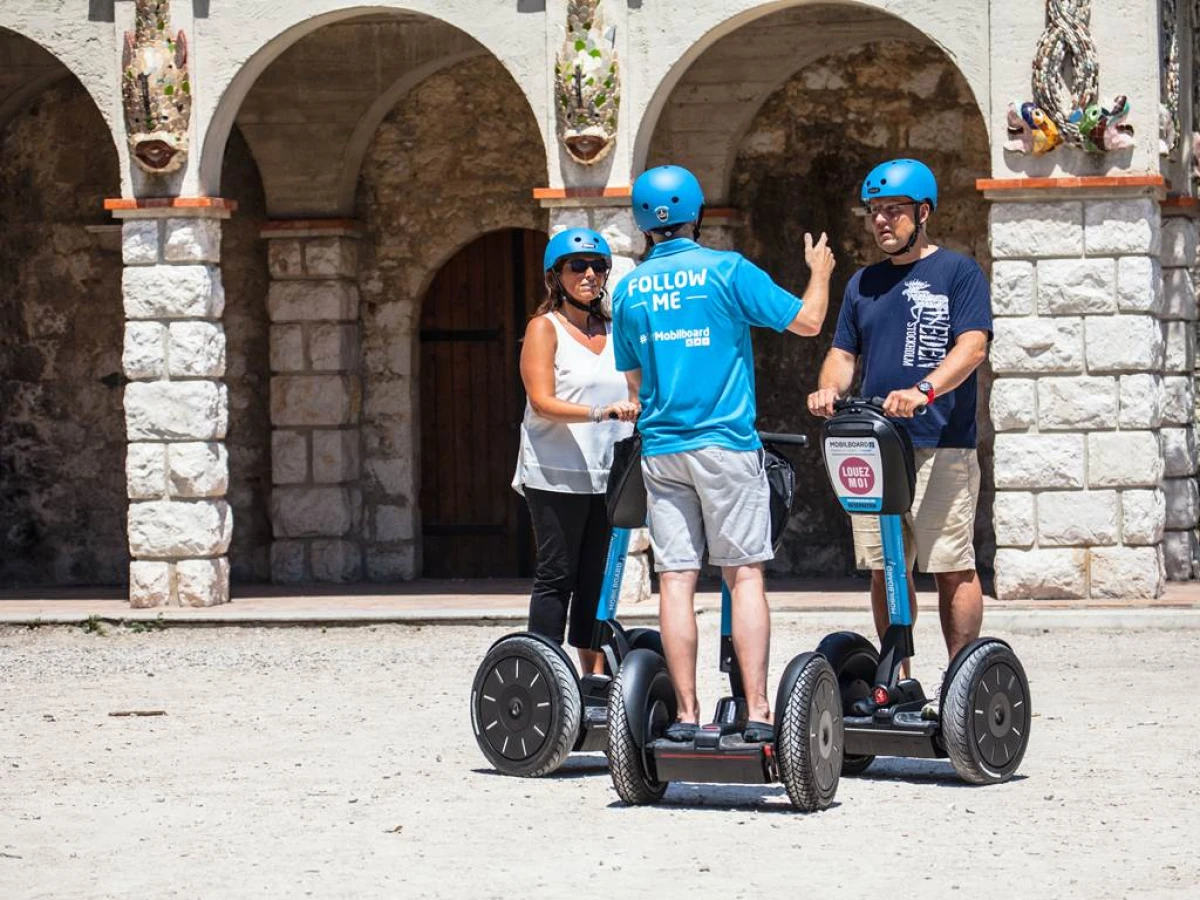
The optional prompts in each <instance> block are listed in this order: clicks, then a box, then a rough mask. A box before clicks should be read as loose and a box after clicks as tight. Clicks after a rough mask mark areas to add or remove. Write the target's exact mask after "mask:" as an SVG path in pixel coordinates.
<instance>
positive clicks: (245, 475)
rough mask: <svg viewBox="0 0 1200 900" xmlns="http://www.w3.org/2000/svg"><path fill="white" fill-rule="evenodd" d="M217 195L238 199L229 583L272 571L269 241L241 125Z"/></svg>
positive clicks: (231, 319) (230, 360)
mask: <svg viewBox="0 0 1200 900" xmlns="http://www.w3.org/2000/svg"><path fill="white" fill-rule="evenodd" d="M223 173H224V175H223V180H222V184H221V196H222V197H228V198H231V199H234V200H236V201H237V203H238V208H237V212H236V213H234V214H233V216H232V217H231V218H230V219H229V220H228V221H226V222H224V223H222V228H221V276H222V279H223V281H224V284H225V314H224V316H223V319H222V320H223V322H224V325H225V343H226V357H227V362H226V368H225V383H226V385H228V387H229V434H228V435H227V437H226V441H225V443H226V447H227V448H228V451H229V495H228V499H229V506H230V509H232V510H233V520H234V523H235V526H234V529H233V542H232V543H231V544H230V546H229V566H230V577H231V578H232V579H233V580H234V581H235V582H239V581H240V582H253V581H267V580H269V579H270V576H271V567H270V550H271V517H270V513H269V507H270V500H271V428H270V421H271V417H270V379H271V372H270V366H269V362H268V359H269V350H268V329H269V324H270V323H269V322H268V319H267V302H266V298H267V285H268V283H269V277H268V275H267V247H266V243H265V242H264V241H263V240H262V239H261V238H260V237H259V234H260V232H261V231H262V228H263V224H264V223H265V221H266V201H265V198H264V196H263V187H262V181H261V179H260V178H259V173H258V167H257V166H256V164H255V160H254V157H253V156H251V154H250V149H249V147H248V146H247V145H246V141H245V140H244V139H243V137H242V133H241V131H239V130H238V129H236V128H235V129H234V130H233V133H232V134H231V135H230V138H229V146H228V147H227V148H226V150H225V164H224V167H223Z"/></svg>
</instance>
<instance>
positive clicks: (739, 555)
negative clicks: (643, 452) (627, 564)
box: [642, 447, 775, 572]
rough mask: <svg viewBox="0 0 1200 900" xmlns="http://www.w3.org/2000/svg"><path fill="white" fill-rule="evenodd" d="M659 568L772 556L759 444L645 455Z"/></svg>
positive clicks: (653, 545)
mask: <svg viewBox="0 0 1200 900" xmlns="http://www.w3.org/2000/svg"><path fill="white" fill-rule="evenodd" d="M642 477H643V480H644V481H645V482H646V499H647V509H648V518H649V520H650V549H651V550H652V551H653V553H654V570H655V571H656V572H685V571H691V570H695V569H699V568H700V565H701V563H702V562H703V560H704V550H705V548H706V547H707V549H708V561H709V562H710V563H711V564H712V565H714V566H744V565H749V564H750V563H756V562H766V561H767V560H769V559H773V558H774V556H775V553H774V551H773V550H772V548H771V494H770V489H769V488H768V487H767V472H766V469H765V468H764V467H763V451H762V450H748V451H739V450H726V449H724V448H721V447H701V448H700V449H698V450H685V451H683V452H680V453H664V454H662V455H659V456H644V457H642Z"/></svg>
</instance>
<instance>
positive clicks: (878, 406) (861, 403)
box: [833, 397, 929, 416]
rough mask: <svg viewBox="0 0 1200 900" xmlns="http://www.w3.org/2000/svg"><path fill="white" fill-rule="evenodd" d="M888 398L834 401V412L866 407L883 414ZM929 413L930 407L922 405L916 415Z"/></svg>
mask: <svg viewBox="0 0 1200 900" xmlns="http://www.w3.org/2000/svg"><path fill="white" fill-rule="evenodd" d="M886 399H887V398H886V397H842V398H841V399H839V400H834V401H833V409H834V412H841V411H842V410H843V409H862V408H864V407H866V408H868V409H873V410H875V411H876V412H878V413H882V412H883V402H884V400H886ZM928 411H929V407H928V406H927V405H926V404H924V403H922V404H921V405H920V406H918V407H917V408H916V410H915V414H916V415H918V416H923V415H925V413H927V412H928Z"/></svg>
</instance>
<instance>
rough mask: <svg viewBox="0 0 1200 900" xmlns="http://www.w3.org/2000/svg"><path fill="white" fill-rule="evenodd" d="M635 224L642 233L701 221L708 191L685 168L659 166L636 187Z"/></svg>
mask: <svg viewBox="0 0 1200 900" xmlns="http://www.w3.org/2000/svg"><path fill="white" fill-rule="evenodd" d="M632 202H633V220H634V221H635V222H637V226H638V228H640V229H642V231H654V230H655V229H656V228H667V227H669V226H671V225H683V224H685V223H687V222H696V221H699V219H700V212H701V210H703V209H704V191H702V190H701V189H700V182H699V181H697V180H696V176H695V175H693V174H692V173H691V172H689V171H688V170H687V169H684V168H682V167H681V166H657V167H655V168H653V169H648V170H647V171H645V172H643V173H642V174H641V175H639V176H638V179H637V181H635V182H634V183H633V197H632Z"/></svg>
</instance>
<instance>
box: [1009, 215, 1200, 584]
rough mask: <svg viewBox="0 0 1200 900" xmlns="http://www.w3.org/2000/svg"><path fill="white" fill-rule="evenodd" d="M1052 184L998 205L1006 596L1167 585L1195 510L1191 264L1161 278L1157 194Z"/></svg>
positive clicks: (1160, 237)
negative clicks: (1068, 191) (1169, 558)
mask: <svg viewBox="0 0 1200 900" xmlns="http://www.w3.org/2000/svg"><path fill="white" fill-rule="evenodd" d="M1043 194H1044V197H1038V198H1036V199H1034V198H1024V199H1022V198H1016V199H1014V200H1013V201H1011V202H1003V201H1001V202H997V203H996V204H995V205H994V206H993V208H992V211H991V241H992V253H993V256H994V257H995V260H996V262H995V263H994V265H993V278H992V288H993V307H994V309H995V312H996V315H997V321H996V340H995V345H994V347H993V349H992V366H993V368H994V370H995V371H996V374H997V375H998V376H1000V377H999V378H998V380H997V381H996V384H995V387H994V390H993V393H992V399H991V412H992V420H993V423H994V424H995V428H996V432H997V437H996V466H995V477H996V488H997V493H996V502H995V526H996V541H997V544H998V545H999V549H998V550H997V553H996V570H997V577H996V592H997V596H999V597H1001V598H1002V599H1007V598H1020V599H1029V598H1033V599H1040V598H1046V599H1052V598H1085V597H1100V598H1105V597H1124V598H1129V597H1156V596H1158V595H1159V594H1160V593H1161V592H1162V588H1163V575H1164V568H1163V558H1162V543H1163V537H1164V528H1165V527H1166V526H1167V523H1168V521H1170V522H1172V523H1175V527H1176V528H1179V529H1180V530H1181V531H1184V532H1186V531H1187V528H1186V525H1187V523H1188V522H1194V521H1195V511H1194V505H1195V500H1194V483H1193V482H1192V479H1191V478H1190V476H1188V475H1187V474H1186V473H1188V472H1190V471H1192V470H1193V469H1194V466H1195V461H1194V456H1192V457H1189V454H1188V452H1187V449H1186V448H1187V435H1186V426H1187V425H1188V424H1189V422H1190V420H1191V415H1192V412H1191V410H1192V390H1193V388H1192V383H1191V378H1190V377H1188V376H1187V375H1181V374H1168V375H1166V376H1164V371H1166V372H1177V371H1182V370H1183V369H1184V367H1186V365H1187V361H1188V359H1189V353H1190V352H1194V351H1189V349H1188V346H1187V341H1186V338H1187V328H1186V326H1185V325H1181V324H1177V323H1186V322H1188V321H1191V320H1194V319H1195V304H1196V300H1195V295H1194V292H1193V291H1192V287H1191V283H1190V277H1188V273H1187V270H1186V268H1183V267H1179V268H1175V269H1173V271H1174V272H1176V273H1177V276H1178V277H1173V278H1172V280H1171V281H1170V282H1169V283H1168V290H1167V291H1166V292H1164V290H1163V281H1164V279H1163V269H1162V268H1161V264H1160V259H1159V257H1160V249H1161V242H1162V233H1161V225H1160V214H1159V206H1158V203H1157V202H1156V201H1155V200H1154V199H1153V198H1151V197H1136V196H1132V197H1130V196H1126V197H1119V196H1116V197H1105V196H1104V195H1102V194H1101V195H1099V196H1097V195H1096V194H1092V195H1090V196H1088V195H1083V196H1078V195H1077V196H1074V197H1073V196H1070V195H1063V196H1055V195H1053V194H1050V193H1049V192H1043ZM1168 360H1170V362H1168ZM1168 447H1173V448H1176V449H1177V450H1178V452H1175V451H1173V452H1172V456H1173V457H1178V458H1177V459H1174V461H1173V463H1172V470H1173V471H1176V472H1178V473H1179V477H1178V478H1177V479H1174V482H1175V483H1172V479H1168V481H1167V483H1166V486H1167V488H1168V490H1167V491H1164V481H1163V476H1164V471H1165V465H1164V449H1166V448H1168ZM1182 504H1190V505H1191V512H1190V513H1189V512H1187V511H1186V510H1175V511H1174V512H1173V513H1171V514H1170V515H1169V512H1168V511H1169V509H1173V507H1175V506H1176V505H1182ZM1189 517H1190V518H1189ZM1181 526H1183V527H1181Z"/></svg>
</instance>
